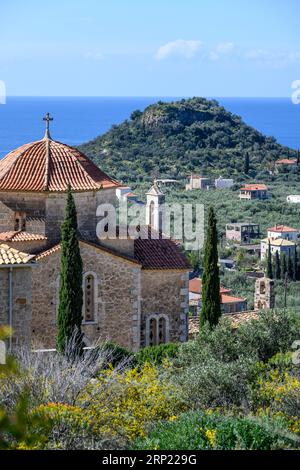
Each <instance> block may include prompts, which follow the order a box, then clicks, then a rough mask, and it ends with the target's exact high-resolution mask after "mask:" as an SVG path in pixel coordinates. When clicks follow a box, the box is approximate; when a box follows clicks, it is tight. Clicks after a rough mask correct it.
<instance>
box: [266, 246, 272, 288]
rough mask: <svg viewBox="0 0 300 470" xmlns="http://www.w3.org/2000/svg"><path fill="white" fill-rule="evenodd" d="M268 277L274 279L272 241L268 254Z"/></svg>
mask: <svg viewBox="0 0 300 470" xmlns="http://www.w3.org/2000/svg"><path fill="white" fill-rule="evenodd" d="M267 277H268V278H269V279H273V266H272V253H271V243H270V241H269V246H268V255H267Z"/></svg>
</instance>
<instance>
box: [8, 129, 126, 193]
mask: <svg viewBox="0 0 300 470" xmlns="http://www.w3.org/2000/svg"><path fill="white" fill-rule="evenodd" d="M69 184H70V185H71V188H72V189H73V190H74V191H88V190H97V189H100V188H101V187H102V188H104V189H106V188H113V187H117V186H119V183H118V182H117V181H116V180H114V179H112V178H110V177H109V176H108V175H106V174H105V173H104V172H103V171H101V170H100V168H98V167H97V166H96V165H95V164H94V163H93V162H92V161H91V160H89V159H88V158H87V157H86V156H85V155H84V154H83V153H81V152H79V150H77V149H75V148H72V147H70V146H69V145H66V144H63V143H61V142H57V141H55V140H52V139H51V138H50V137H45V138H44V139H43V140H39V141H37V142H32V143H30V144H25V145H22V147H19V148H18V149H16V150H13V151H12V152H10V153H9V154H8V155H6V157H4V158H3V159H2V160H0V191H38V192H41V191H65V190H66V189H67V187H68V185H69Z"/></svg>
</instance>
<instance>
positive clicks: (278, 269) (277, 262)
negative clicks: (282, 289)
mask: <svg viewBox="0 0 300 470" xmlns="http://www.w3.org/2000/svg"><path fill="white" fill-rule="evenodd" d="M274 271H275V279H281V266H280V258H279V254H278V251H276V253H275V269H274Z"/></svg>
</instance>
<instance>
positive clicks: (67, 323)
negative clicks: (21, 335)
mask: <svg viewBox="0 0 300 470" xmlns="http://www.w3.org/2000/svg"><path fill="white" fill-rule="evenodd" d="M82 303H83V292H82V259H81V255H80V248H79V242H78V237H77V213H76V207H75V202H74V199H73V196H72V192H71V187H70V186H69V187H68V194H67V204H66V212H65V219H64V222H63V224H62V227H61V268H60V290H59V308H58V321H57V326H58V332H57V349H58V351H60V352H65V349H66V346H67V345H68V342H69V341H70V340H71V338H72V345H73V344H74V346H75V350H74V351H72V354H73V353H74V354H76V353H81V352H82V347H83V341H82V338H83V335H82V333H81V322H82ZM73 342H74V343H73Z"/></svg>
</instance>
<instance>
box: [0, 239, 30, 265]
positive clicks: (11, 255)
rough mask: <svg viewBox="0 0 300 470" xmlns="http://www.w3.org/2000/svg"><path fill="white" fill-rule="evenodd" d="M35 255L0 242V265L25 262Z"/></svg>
mask: <svg viewBox="0 0 300 470" xmlns="http://www.w3.org/2000/svg"><path fill="white" fill-rule="evenodd" d="M34 258H35V256H34V255H30V254H29V253H23V252H22V251H19V250H16V249H15V248H11V247H10V246H8V245H5V244H4V243H1V244H0V265H1V266H2V267H5V266H7V265H10V264H17V265H18V264H19V265H20V264H27V263H29V262H32V261H33V260H34Z"/></svg>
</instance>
